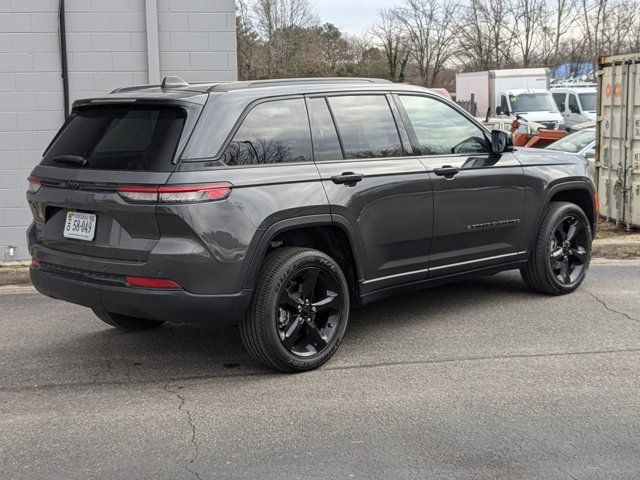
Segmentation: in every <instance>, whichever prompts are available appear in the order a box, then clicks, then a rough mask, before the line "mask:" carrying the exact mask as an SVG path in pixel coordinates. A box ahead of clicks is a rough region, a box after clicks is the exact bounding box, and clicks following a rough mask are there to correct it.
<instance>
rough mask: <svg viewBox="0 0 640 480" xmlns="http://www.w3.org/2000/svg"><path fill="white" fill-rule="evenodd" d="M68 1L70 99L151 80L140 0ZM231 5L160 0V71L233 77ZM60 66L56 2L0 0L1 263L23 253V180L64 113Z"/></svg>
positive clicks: (194, 77) (191, 77)
mask: <svg viewBox="0 0 640 480" xmlns="http://www.w3.org/2000/svg"><path fill="white" fill-rule="evenodd" d="M65 8H66V17H65V18H66V27H67V52H68V66H69V88H70V100H71V101H72V102H73V100H75V99H77V98H82V97H90V96H95V95H100V94H103V93H105V92H108V91H110V90H112V89H114V88H116V87H119V86H126V85H139V84H145V83H148V82H149V67H148V61H147V30H146V14H145V0H66V1H65ZM234 11H235V2H234V0H157V21H158V46H159V60H160V78H162V77H163V76H165V75H178V76H181V77H183V78H184V79H185V80H187V81H207V80H209V81H211V80H235V79H236V75H237V73H236V70H237V68H236V42H235V16H234ZM60 71H61V69H60V47H59V34H58V0H0V262H3V261H13V260H22V259H26V258H28V251H27V247H26V238H25V231H26V228H27V226H28V224H29V223H30V221H31V215H30V213H29V210H28V207H27V205H26V202H25V190H26V177H27V176H28V174H29V172H30V171H31V169H32V168H33V167H34V165H36V164H37V163H38V162H39V161H40V158H41V155H42V151H43V149H44V148H45V147H46V146H47V144H48V143H49V141H50V140H51V138H52V137H53V135H54V134H55V132H56V131H57V130H58V128H59V127H60V125H61V124H62V122H63V120H64V114H63V94H62V81H61V77H60ZM8 246H16V247H17V255H15V256H14V257H8V256H7V255H6V250H7V248H6V247H8Z"/></svg>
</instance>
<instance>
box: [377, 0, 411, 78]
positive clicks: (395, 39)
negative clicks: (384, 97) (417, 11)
mask: <svg viewBox="0 0 640 480" xmlns="http://www.w3.org/2000/svg"><path fill="white" fill-rule="evenodd" d="M378 17H379V19H378V23H377V24H376V25H374V27H373V29H372V31H371V33H372V35H373V36H374V37H375V38H376V39H377V40H378V42H380V44H381V45H382V49H383V50H384V56H385V59H386V62H387V67H388V70H389V79H390V80H392V81H394V82H404V78H405V69H406V66H407V61H408V60H409V48H408V47H407V45H406V39H405V38H404V33H403V29H402V22H400V20H399V18H398V13H397V12H396V11H395V10H393V9H391V10H389V9H383V10H380V12H379V13H378Z"/></svg>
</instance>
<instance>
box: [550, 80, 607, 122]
mask: <svg viewBox="0 0 640 480" xmlns="http://www.w3.org/2000/svg"><path fill="white" fill-rule="evenodd" d="M596 92H597V88H596V86H595V85H594V84H582V85H571V86H557V87H552V88H551V93H552V95H553V99H554V100H555V101H556V105H558V110H560V114H561V115H562V116H563V117H564V126H565V128H566V129H567V130H569V129H570V128H571V126H572V125H575V124H576V123H583V122H589V121H594V120H595V119H596Z"/></svg>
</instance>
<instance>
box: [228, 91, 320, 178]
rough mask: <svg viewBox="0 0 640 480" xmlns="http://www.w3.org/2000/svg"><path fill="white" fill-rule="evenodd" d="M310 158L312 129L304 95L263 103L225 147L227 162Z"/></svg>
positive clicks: (250, 163)
mask: <svg viewBox="0 0 640 480" xmlns="http://www.w3.org/2000/svg"><path fill="white" fill-rule="evenodd" d="M309 161H311V133H310V131H309V119H308V118H307V109H306V106H305V103H304V99H302V98H294V99H287V100H274V101H269V102H265V103H261V104H259V105H257V106H256V107H254V108H253V110H251V111H250V112H249V113H248V114H247V116H246V117H245V119H244V120H243V122H242V124H241V125H240V128H238V130H237V132H236V133H235V135H234V136H233V140H232V141H231V142H230V143H229V145H228V146H227V148H226V149H225V152H224V156H223V162H224V164H225V165H229V166H238V165H258V164H273V163H295V162H309Z"/></svg>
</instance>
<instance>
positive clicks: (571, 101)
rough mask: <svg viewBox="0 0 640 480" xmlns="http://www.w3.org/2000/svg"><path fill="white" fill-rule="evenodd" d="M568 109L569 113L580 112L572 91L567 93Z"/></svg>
mask: <svg viewBox="0 0 640 480" xmlns="http://www.w3.org/2000/svg"><path fill="white" fill-rule="evenodd" d="M569 111H570V112H571V113H580V107H578V99H577V98H576V96H575V95H574V94H573V93H572V94H571V95H569Z"/></svg>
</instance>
